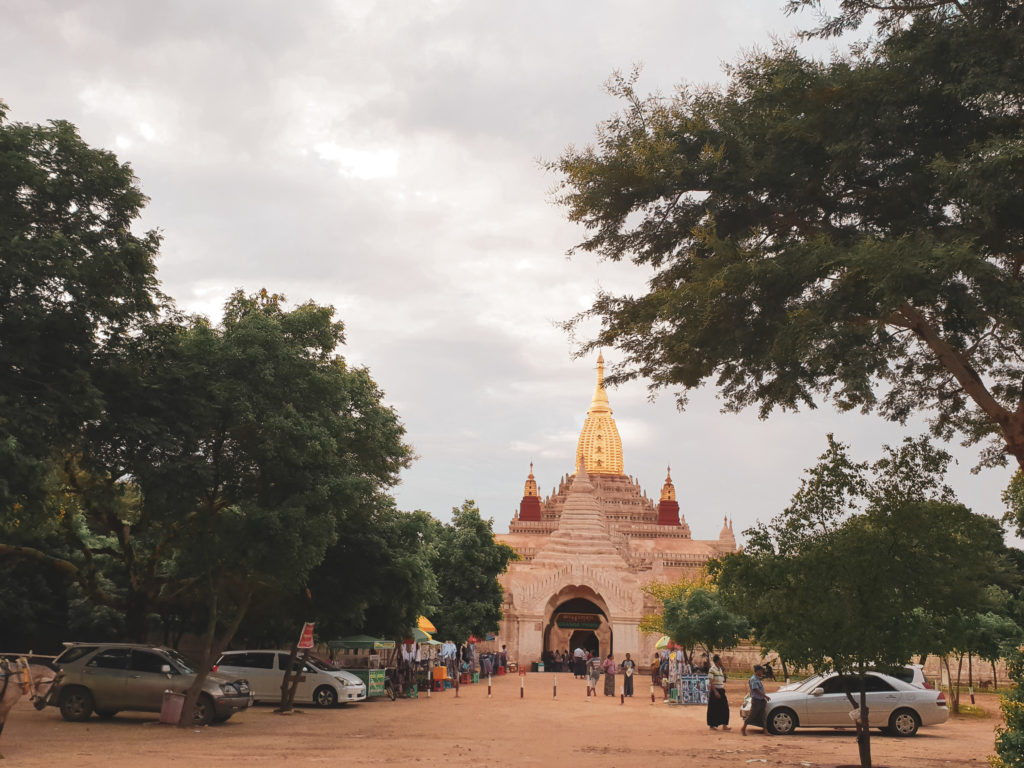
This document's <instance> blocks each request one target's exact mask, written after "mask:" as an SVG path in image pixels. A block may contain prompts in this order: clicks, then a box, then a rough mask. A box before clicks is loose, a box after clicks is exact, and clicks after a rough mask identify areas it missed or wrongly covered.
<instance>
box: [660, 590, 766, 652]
mask: <svg viewBox="0 0 1024 768" xmlns="http://www.w3.org/2000/svg"><path fill="white" fill-rule="evenodd" d="M644 591H645V592H647V594H649V595H651V596H652V597H654V598H655V599H656V600H658V601H659V602H661V604H662V611H661V614H660V615H655V616H644V618H643V619H642V620H641V625H640V628H641V631H645V632H661V633H664V634H667V635H668V636H669V638H670V639H671V640H672V642H674V643H676V644H677V645H680V646H682V648H683V653H684V654H686V655H688V656H689V659H690V661H691V663H692V660H693V652H694V649H695V648H696V646H697V645H702V646H704V648H705V650H707V652H708V653H711V652H713V650H714V649H716V648H719V649H721V648H731V647H732V646H734V645H736V643H737V642H738V641H739V640H740V639H741V638H745V637H749V635H750V624H749V622H748V621H747V620H746V619H745V618H743V617H742V616H737V615H736V614H734V613H732V612H731V611H729V610H728V609H727V608H726V607H725V606H724V605H723V603H722V600H721V599H720V597H719V594H718V591H717V589H715V587H714V585H712V584H711V583H709V582H708V580H707V579H706V578H705V577H703V576H702V577H699V578H696V579H682V580H680V581H678V582H675V583H673V584H664V583H660V582H652V583H650V584H648V585H646V586H645V587H644ZM687 651H689V653H687Z"/></svg>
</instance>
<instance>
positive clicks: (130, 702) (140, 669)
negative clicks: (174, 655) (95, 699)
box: [124, 648, 192, 712]
mask: <svg viewBox="0 0 1024 768" xmlns="http://www.w3.org/2000/svg"><path fill="white" fill-rule="evenodd" d="M167 669H170V672H167V671H165V670H167ZM191 682H192V678H191V676H184V675H182V674H181V672H179V671H178V670H177V669H176V668H175V666H174V665H173V664H171V662H170V659H168V658H167V657H166V656H164V655H163V654H159V653H156V652H154V651H144V650H140V649H138V648H136V649H134V650H132V655H131V660H130V662H129V664H128V680H127V683H126V685H125V698H124V700H125V709H135V710H140V711H144V712H159V711H160V707H161V706H162V704H163V699H164V691H167V690H170V691H174V692H176V693H184V692H185V691H186V690H187V689H188V687H189V684H190V683H191Z"/></svg>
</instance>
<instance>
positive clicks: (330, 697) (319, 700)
mask: <svg viewBox="0 0 1024 768" xmlns="http://www.w3.org/2000/svg"><path fill="white" fill-rule="evenodd" d="M313 703H314V704H316V705H317V706H318V707H333V706H334V705H335V704H337V703H338V693H337V692H336V691H335V690H334V689H333V688H331V687H330V686H329V685H321V686H320V687H319V688H317V689H316V690H315V691H313Z"/></svg>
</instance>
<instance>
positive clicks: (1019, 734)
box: [991, 648, 1024, 768]
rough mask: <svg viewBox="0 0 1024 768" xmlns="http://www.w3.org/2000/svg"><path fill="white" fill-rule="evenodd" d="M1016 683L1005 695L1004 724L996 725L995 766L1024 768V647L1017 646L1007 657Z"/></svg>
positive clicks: (1002, 706) (1011, 675)
mask: <svg viewBox="0 0 1024 768" xmlns="http://www.w3.org/2000/svg"><path fill="white" fill-rule="evenodd" d="M1007 667H1008V668H1009V671H1010V677H1011V679H1012V680H1013V681H1014V682H1015V683H1016V685H1015V686H1014V687H1013V688H1011V689H1010V691H1009V693H1007V694H1005V695H1004V696H1003V697H1002V703H1001V709H1002V711H1003V725H1000V726H999V727H998V728H996V755H997V757H996V758H995V759H994V760H992V761H991V762H992V766H993V768H1024V650H1022V649H1021V648H1015V649H1013V651H1011V652H1010V654H1009V657H1008V658H1007Z"/></svg>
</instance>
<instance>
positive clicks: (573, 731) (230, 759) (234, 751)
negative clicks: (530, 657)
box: [0, 674, 999, 768]
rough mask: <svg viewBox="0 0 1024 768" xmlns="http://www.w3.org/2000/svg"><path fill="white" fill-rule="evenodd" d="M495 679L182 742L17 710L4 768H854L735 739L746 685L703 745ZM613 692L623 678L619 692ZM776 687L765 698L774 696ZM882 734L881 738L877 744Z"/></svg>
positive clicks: (825, 748) (955, 722)
mask: <svg viewBox="0 0 1024 768" xmlns="http://www.w3.org/2000/svg"><path fill="white" fill-rule="evenodd" d="M557 678H558V686H559V687H558V698H557V700H555V699H553V697H552V682H553V675H551V674H529V675H527V676H526V687H525V697H524V698H522V699H521V698H520V695H519V692H520V689H519V678H518V677H512V676H506V677H500V678H495V679H494V685H493V692H492V696H491V698H488V697H487V686H486V683H481V684H477V685H472V686H463V688H462V690H461V693H460V696H459V698H456V697H455V695H454V692H453V691H447V692H445V693H435V694H433V695H432V696H431V697H430V698H427V697H426V695H425V694H420V695H421V698H419V699H414V700H399V701H396V702H391V701H388V700H387V699H372V700H370V701H367V702H364V703H361V704H357V705H351V706H348V707H342V708H338V709H333V710H317V709H304V710H303V711H302V712H301V713H296V714H292V715H287V716H283V715H278V714H275V713H274V712H273V708H272V707H269V706H257V707H254V708H253V709H251V710H249V711H247V712H244V713H242V714H241V715H238V716H236V717H234V718H233V719H232V720H230V721H229V722H227V723H224V724H223V725H218V726H211V727H208V728H199V729H187V730H179V729H177V728H174V727H171V726H164V725H160V724H158V723H157V721H156V718H155V716H152V715H142V714H121V715H118V716H117V717H116V718H114V719H113V720H111V721H105V722H104V721H100V720H98V719H96V718H93V719H92V720H90V721H89V722H88V723H66V722H64V721H63V720H61V717H60V714H59V713H58V711H57V710H56V709H55V708H52V707H51V708H48V709H46V710H45V711H43V712H36V711H35V710H34V709H32V708H31V707H30V706H28V705H27V704H25V702H24V701H22V702H19V704H18V706H17V707H16V709H15V710H14V711H13V712H12V713H11V715H10V717H9V718H8V720H7V726H6V728H5V730H4V733H3V735H2V737H0V753H2V754H3V755H4V756H5V758H6V759H5V760H4V761H3V762H2V765H3V766H6V767H7V768H14V767H15V766H18V767H19V768H20V767H21V766H25V768H35V767H38V768H43V767H44V766H45V768H53V766H61V767H62V768H156V767H158V766H170V765H189V766H234V765H244V766H278V765H341V766H346V767H348V766H385V765H386V766H405V765H435V766H442V767H443V768H462V767H464V766H465V767H468V766H474V768H480V767H481V766H568V767H572V766H582V765H586V766H588V768H610V767H611V766H618V767H619V768H629V767H630V766H691V765H692V766H733V765H735V766H747V765H750V766H757V765H773V766H842V765H855V764H857V763H858V758H857V747H856V743H855V742H854V740H853V737H852V734H851V733H850V732H849V731H842V732H841V731H803V732H797V733H796V734H795V735H793V736H788V737H781V736H771V737H769V736H761V735H759V734H754V733H753V732H754V729H751V731H752V733H751V734H750V735H747V736H746V737H743V736H740V734H739V725H740V722H739V715H738V711H739V705H740V702H741V700H742V695H741V692H742V690H743V683H742V681H730V687H729V701H730V708H731V711H732V717H733V730H731V731H729V732H713V731H710V730H709V729H708V728H707V727H706V725H705V723H704V709H703V708H702V707H683V706H676V705H666V704H663V703H661V701H660V698H661V697H660V693H659V696H658V698H659V701H658V703H656V704H654V705H652V704H651V702H650V695H649V684H648V681H649V678H643V677H641V678H639V680H638V683H639V685H638V686H637V693H638V696H636V697H634V698H632V699H626V701H625V704H624V705H620V704H619V699H618V698H617V697H616V698H606V697H604V696H598V697H597V698H596V699H594V700H592V701H590V702H589V703H588V701H587V699H586V696H585V686H584V684H583V682H582V681H576V680H573V678H572V675H568V674H559V675H558V676H557ZM620 680H621V678H620ZM774 687H775V686H774V685H772V684H769V685H768V691H769V694H770V693H771V691H772V690H773V689H774ZM978 704H979V705H980V706H981V707H983V708H984V709H985V710H986V713H987V716H986V717H982V718H979V717H962V718H951V719H950V721H949V722H948V723H946V724H944V725H941V726H935V727H932V728H922V729H921V731H920V733H919V734H918V736H916V737H914V738H910V739H898V738H892V737H884V736H881V735H880V734H879V735H878V736H877V737H876V736H875V735H874V734H873V735H872V739H871V742H872V755H873V757H874V763H875V765H876V766H889V768H934V767H935V766H948V767H950V768H952V767H954V766H977V767H978V768H980V767H981V766H984V765H986V756H987V755H989V754H991V753H992V745H993V729H994V728H995V726H996V725H997V724H998V723H999V718H998V700H997V697H996V696H994V695H991V694H988V695H983V696H980V697H979V698H978ZM876 733H877V732H876Z"/></svg>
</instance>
